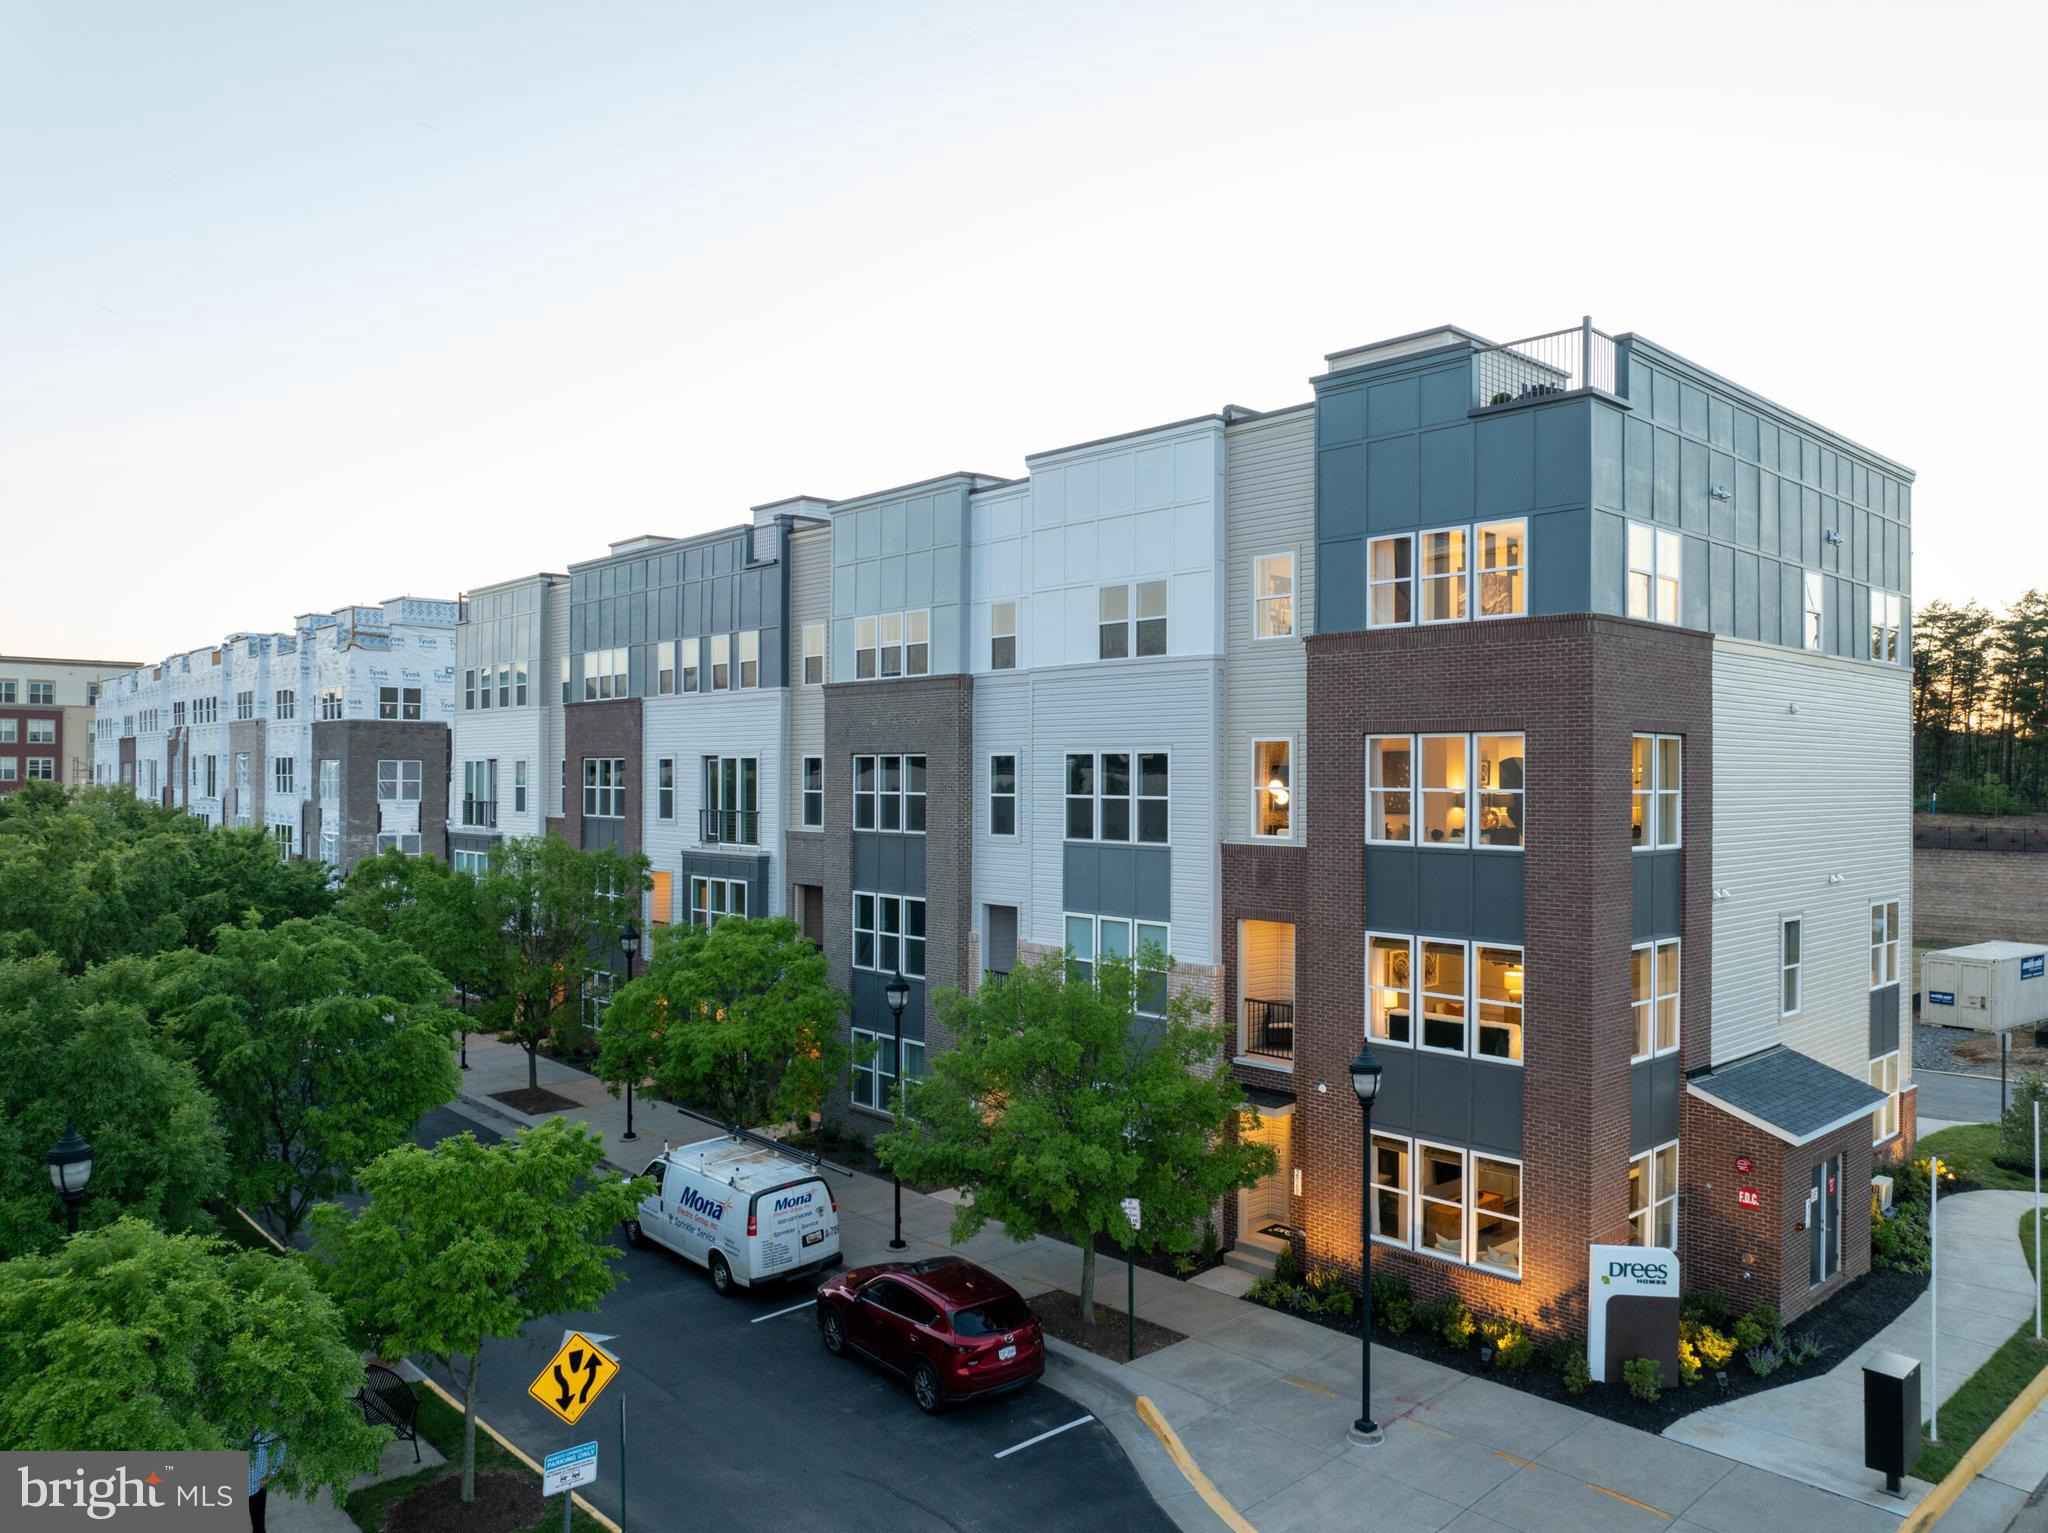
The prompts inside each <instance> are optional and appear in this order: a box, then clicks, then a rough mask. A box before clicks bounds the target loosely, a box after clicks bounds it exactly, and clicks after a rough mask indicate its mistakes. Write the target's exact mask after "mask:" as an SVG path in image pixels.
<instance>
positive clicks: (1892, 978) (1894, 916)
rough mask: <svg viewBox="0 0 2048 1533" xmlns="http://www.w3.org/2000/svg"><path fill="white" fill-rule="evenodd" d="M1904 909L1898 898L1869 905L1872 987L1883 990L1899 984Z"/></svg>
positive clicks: (1874, 901) (1877, 901) (1873, 902)
mask: <svg viewBox="0 0 2048 1533" xmlns="http://www.w3.org/2000/svg"><path fill="white" fill-rule="evenodd" d="M1901 913H1902V912H1901V908H1900V904H1899V901H1898V900H1897V899H1889V900H1872V901H1871V902H1870V988H1871V989H1872V990H1882V989H1884V988H1885V987H1886V986H1887V985H1896V984H1897V983H1898V982H1899V929H1900V924H1901V923H1900V919H1899V918H1900V915H1901Z"/></svg>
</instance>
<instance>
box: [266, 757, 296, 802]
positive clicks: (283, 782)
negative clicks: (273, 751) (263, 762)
mask: <svg viewBox="0 0 2048 1533" xmlns="http://www.w3.org/2000/svg"><path fill="white" fill-rule="evenodd" d="M294 765H295V763H294V762H293V760H292V758H291V757H290V756H273V757H272V758H271V760H270V781H271V785H272V787H273V788H275V790H276V791H277V792H279V793H290V792H291V791H292V778H293V776H294V772H293V767H294Z"/></svg>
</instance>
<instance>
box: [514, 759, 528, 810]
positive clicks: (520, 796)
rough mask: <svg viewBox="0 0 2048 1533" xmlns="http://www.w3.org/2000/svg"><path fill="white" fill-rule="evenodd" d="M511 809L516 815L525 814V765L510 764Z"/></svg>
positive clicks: (518, 762)
mask: <svg viewBox="0 0 2048 1533" xmlns="http://www.w3.org/2000/svg"><path fill="white" fill-rule="evenodd" d="M512 808H513V810H514V811H515V812H516V813H519V814H524V813H526V763H525V762H524V761H515V762H513V763H512Z"/></svg>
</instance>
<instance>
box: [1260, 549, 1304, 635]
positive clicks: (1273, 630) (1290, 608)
mask: <svg viewBox="0 0 2048 1533" xmlns="http://www.w3.org/2000/svg"><path fill="white" fill-rule="evenodd" d="M1281 561H1284V562H1285V563H1286V565H1287V573H1286V577H1285V578H1286V581H1287V589H1286V590H1285V591H1279V592H1273V593H1271V594H1267V593H1266V592H1265V587H1264V584H1263V581H1264V579H1266V578H1268V566H1270V565H1273V564H1275V563H1278V562H1281ZM1294 565H1295V554H1294V550H1293V549H1291V548H1288V549H1280V550H1277V551H1275V552H1273V553H1269V554H1256V555H1254V556H1253V558H1252V642H1253V643H1258V642H1260V641H1261V640H1265V639H1291V638H1293V637H1294V634H1295V629H1296V627H1297V626H1298V625H1297V622H1296V619H1295V592H1296V589H1297V586H1296V581H1295V578H1294ZM1283 613H1284V614H1285V618H1284V622H1285V626H1284V627H1283V626H1281V618H1280V614H1283Z"/></svg>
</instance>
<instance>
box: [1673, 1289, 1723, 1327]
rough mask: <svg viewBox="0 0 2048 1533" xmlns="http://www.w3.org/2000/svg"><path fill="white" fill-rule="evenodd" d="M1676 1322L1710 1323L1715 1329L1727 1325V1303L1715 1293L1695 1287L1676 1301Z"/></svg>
mask: <svg viewBox="0 0 2048 1533" xmlns="http://www.w3.org/2000/svg"><path fill="white" fill-rule="evenodd" d="M1678 1323H1679V1324H1680V1325H1681V1326H1700V1325H1710V1326H1713V1327H1714V1328H1715V1329H1716V1330H1725V1329H1726V1328H1727V1326H1728V1305H1727V1303H1726V1301H1724V1300H1723V1299H1722V1297H1721V1296H1720V1295H1719V1294H1717V1293H1710V1292H1708V1291H1707V1290H1706V1289H1702V1288H1696V1289H1694V1290H1693V1291H1692V1292H1691V1293H1689V1294H1686V1295H1684V1296H1683V1297H1682V1298H1680V1299H1679V1301H1678Z"/></svg>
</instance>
